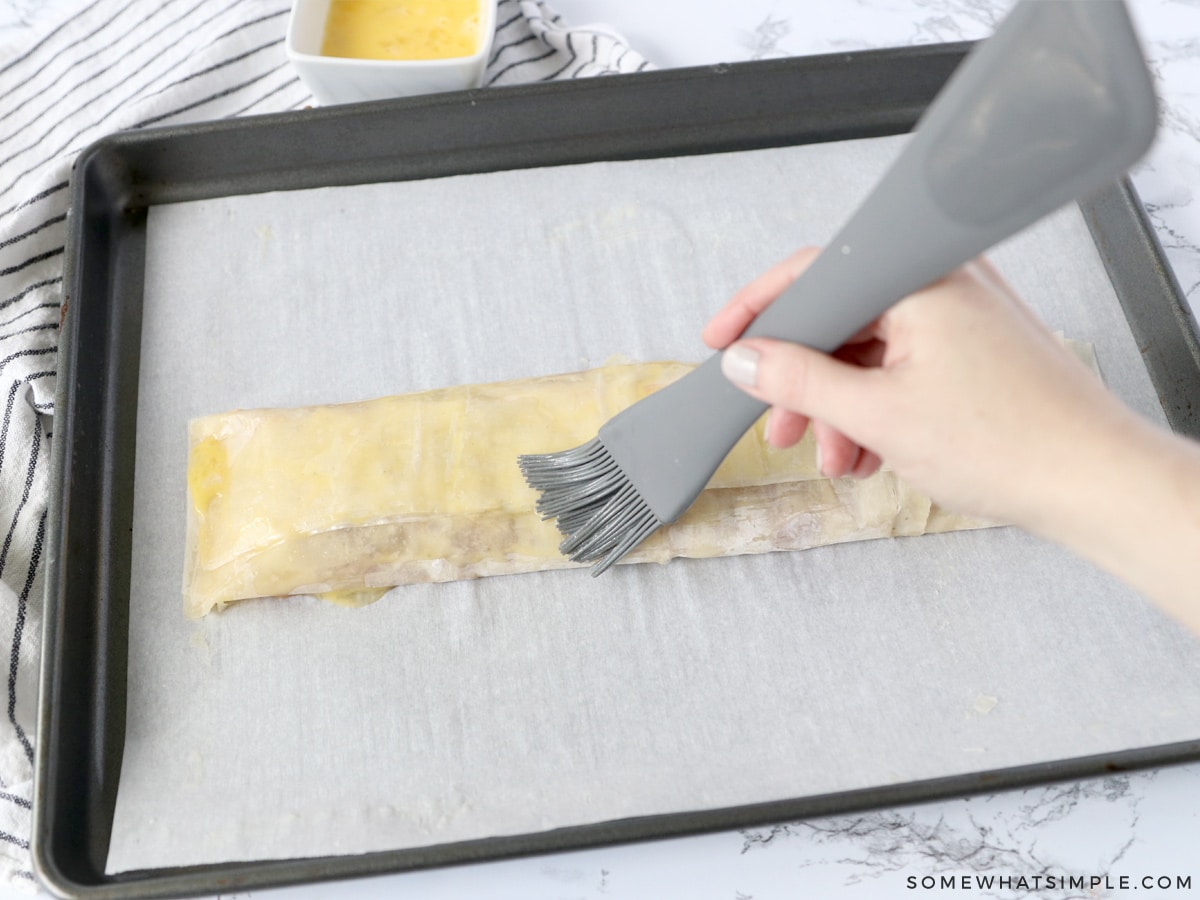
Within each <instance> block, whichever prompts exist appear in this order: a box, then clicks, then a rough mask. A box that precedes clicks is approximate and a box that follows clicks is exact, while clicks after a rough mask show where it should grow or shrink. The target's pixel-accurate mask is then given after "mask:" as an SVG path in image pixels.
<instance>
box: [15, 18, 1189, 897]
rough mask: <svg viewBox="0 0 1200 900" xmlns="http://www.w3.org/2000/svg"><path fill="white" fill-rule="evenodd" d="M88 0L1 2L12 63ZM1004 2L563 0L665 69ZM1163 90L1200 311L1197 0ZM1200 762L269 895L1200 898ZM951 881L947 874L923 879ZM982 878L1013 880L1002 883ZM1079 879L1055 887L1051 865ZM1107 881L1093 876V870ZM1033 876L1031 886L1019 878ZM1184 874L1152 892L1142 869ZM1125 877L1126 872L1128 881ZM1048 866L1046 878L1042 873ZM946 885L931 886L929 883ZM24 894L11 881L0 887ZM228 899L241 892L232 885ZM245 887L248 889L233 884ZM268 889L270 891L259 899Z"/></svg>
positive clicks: (861, 35) (931, 36)
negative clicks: (1050, 884)
mask: <svg viewBox="0 0 1200 900" xmlns="http://www.w3.org/2000/svg"><path fill="white" fill-rule="evenodd" d="M79 2H80V0H49V2H38V0H0V61H3V60H4V59H6V58H8V57H9V56H11V55H12V54H14V53H17V52H20V50H21V48H22V47H24V46H27V45H28V42H29V41H30V40H31V39H32V35H34V34H36V33H37V32H38V31H39V30H41V29H42V28H44V27H45V25H46V23H48V22H51V21H55V20H57V19H58V18H59V17H61V16H62V15H64V14H69V11H70V9H71V8H72V7H73V5H74V4H76V3H79ZM1010 5H1011V4H1010V0H657V2H655V3H647V2H645V0H558V2H557V8H558V9H559V11H560V12H561V13H562V14H563V15H564V17H565V18H566V19H567V20H568V21H570V22H572V23H575V24H583V23H586V22H605V23H607V24H609V25H611V26H613V27H615V28H616V29H618V30H619V31H621V32H623V33H624V34H625V35H626V37H627V38H628V39H629V40H630V42H631V43H632V44H633V45H634V46H635V47H637V48H638V49H639V50H640V51H641V52H642V53H643V54H645V55H646V56H647V57H648V58H649V59H650V60H651V61H652V62H654V63H656V64H657V65H659V66H661V67H669V66H681V65H694V64H703V63H711V62H718V61H737V60H744V59H757V58H764V57H772V56H785V55H800V54H812V53H824V52H830V51H846V50H855V49H865V48H870V47H885V46H897V45H903V44H915V43H931V42H941V41H956V40H963V39H974V38H979V37H983V36H984V35H986V34H987V33H988V32H989V31H990V30H991V28H992V26H993V25H994V24H995V23H996V22H997V21H998V20H999V18H1000V17H1001V16H1002V15H1003V14H1004V12H1005V11H1006V10H1007V9H1008V8H1009V6H1010ZM1130 7H1131V10H1132V12H1133V14H1134V18H1135V20H1136V21H1137V23H1138V25H1139V28H1140V30H1141V33H1142V36H1143V39H1144V43H1145V46H1146V50H1147V54H1148V56H1149V58H1150V60H1151V63H1152V66H1153V69H1154V71H1155V73H1156V75H1157V76H1158V80H1159V87H1160V93H1161V96H1162V99H1163V111H1162V125H1163V127H1162V129H1161V133H1160V137H1159V140H1158V141H1157V143H1156V145H1155V147H1154V149H1153V150H1152V152H1151V154H1150V155H1149V157H1148V158H1147V159H1146V161H1144V162H1143V163H1142V164H1141V165H1140V166H1139V167H1138V169H1137V170H1136V172H1135V175H1134V180H1135V184H1136V185H1137V188H1138V190H1139V192H1140V194H1141V196H1142V199H1143V201H1144V202H1145V204H1146V207H1147V209H1148V211H1149V213H1150V216H1151V219H1152V221H1153V223H1154V226H1155V228H1156V230H1157V233H1158V235H1159V239H1160V241H1161V242H1162V244H1163V246H1164V248H1165V250H1166V253H1167V257H1168V260H1169V262H1170V264H1171V267H1172V269H1173V270H1174V272H1175V274H1176V276H1177V278H1178V280H1179V282H1180V285H1181V287H1182V288H1183V291H1184V293H1185V295H1186V296H1187V297H1188V299H1189V301H1190V303H1191V305H1192V307H1193V309H1197V308H1198V307H1200V202H1193V201H1194V199H1195V194H1196V191H1197V189H1198V188H1197V186H1198V185H1200V0H1130ZM1197 846H1200V764H1193V765H1187V766H1175V767H1170V768H1165V769H1161V770H1155V771H1146V772H1139V773H1133V774H1128V775H1117V776H1113V777H1109V778H1104V779H1099V780H1090V781H1082V782H1073V783H1067V784H1060V785H1054V786H1050V787H1038V788H1030V789H1027V790H1020V791H1008V792H1004V793H999V794H992V795H979V796H974V797H968V798H964V799H959V800H953V801H947V802H940V803H931V804H925V805H921V806H915V807H906V808H901V809H890V810H883V811H876V812H870V813H865V814H861V815H851V816H838V817H834V818H828V819H821V820H812V821H808V822H797V823H791V824H787V825H780V826H775V827H767V828H760V829H751V830H745V831H735V832H727V833H719V834H712V835H705V836H700V837H694V838H686V839H679V840H673V841H664V842H654V843H646V844H637V845H628V846H620V847H612V848H602V849H596V850H590V851H583V852H576V853H567V854H557V855H551V856H541V857H533V858H528V859H518V860H510V861H505V862H499V863H488V864H481V865H476V866H471V867H461V868H454V869H446V870H438V871H429V872H420V873H413V874H408V875H399V876H389V877H384V878H377V879H369V880H363V881H356V882H350V883H335V884H328V885H314V886H308V887H301V888H294V889H285V890H282V891H278V892H271V893H270V894H269V896H272V897H279V898H297V900H300V898H318V897H322V898H323V897H343V896H344V897H352V898H353V897H358V898H363V900H373V898H382V897H393V896H400V895H403V896H412V897H423V898H430V900H437V898H450V897H456V898H457V897H475V898H481V900H482V898H487V900H506V898H514V900H515V898H522V900H552V898H554V900H558V898H596V900H599V898H620V900H635V898H637V900H641V898H659V897H672V896H679V897H690V898H698V900H708V898H712V900H772V898H785V897H787V898H791V897H797V896H808V895H813V896H829V895H840V894H842V893H847V894H851V895H853V896H859V897H868V898H874V897H912V896H931V895H942V894H946V895H951V894H957V895H959V896H963V895H965V896H979V897H1035V896H1036V897H1047V898H1067V897H1124V896H1131V897H1132V896H1140V895H1144V894H1147V893H1149V894H1150V895H1151V896H1159V895H1161V896H1167V897H1183V896H1191V895H1193V894H1198V895H1200V862H1198V861H1197V855H1196V847H1197ZM943 876H954V877H955V878H956V879H957V880H956V881H955V882H954V884H953V887H947V886H942V885H939V886H937V887H934V888H933V889H931V890H926V889H924V888H923V880H924V879H930V878H932V879H935V880H936V879H941V878H942V877H943ZM976 876H983V877H987V876H993V877H995V878H996V879H1000V878H1004V877H1007V878H1008V879H1011V881H1010V882H1009V883H1007V884H1004V883H1000V882H996V883H993V884H992V885H991V886H988V885H987V884H985V883H981V882H979V881H976V880H974V879H975V878H976ZM1050 876H1053V877H1055V878H1061V877H1062V876H1076V877H1080V878H1082V879H1084V880H1083V882H1082V883H1081V884H1079V885H1078V886H1072V887H1067V888H1065V889H1064V888H1059V887H1054V888H1047V879H1048V877H1050ZM1104 876H1107V881H1102V882H1093V881H1091V880H1090V879H1091V878H1093V877H1098V878H1099V877H1104ZM1022 877H1023V878H1024V879H1025V881H1024V882H1019V881H1017V879H1020V878H1022ZM1160 877H1163V878H1169V879H1176V878H1180V877H1182V878H1190V889H1183V888H1180V887H1179V886H1178V885H1177V884H1176V885H1172V886H1169V887H1156V886H1155V885H1154V884H1153V883H1151V884H1148V885H1147V884H1143V879H1144V878H1151V879H1158V878H1160ZM1122 878H1124V879H1126V880H1127V881H1126V884H1124V885H1122V882H1121V879H1122ZM1038 879H1040V880H1038ZM935 883H936V882H935ZM9 896H13V897H16V896H24V897H28V896H29V894H28V892H27V891H24V890H21V889H20V888H0V898H6V897H9ZM225 896H232V895H225ZM237 896H241V897H245V896H248V895H245V894H242V895H237ZM256 896H268V895H267V894H258V895H256Z"/></svg>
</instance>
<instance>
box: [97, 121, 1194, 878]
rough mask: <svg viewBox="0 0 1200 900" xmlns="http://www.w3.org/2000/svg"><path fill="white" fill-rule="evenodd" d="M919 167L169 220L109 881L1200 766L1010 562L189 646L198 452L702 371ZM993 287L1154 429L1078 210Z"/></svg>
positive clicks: (471, 190) (253, 628)
mask: <svg viewBox="0 0 1200 900" xmlns="http://www.w3.org/2000/svg"><path fill="white" fill-rule="evenodd" d="M901 140H903V138H889V139H878V140H871V141H861V142H845V143H837V144H827V145H815V146H808V147H799V148H786V149H778V150H767V151H757V152H747V153H737V154H728V155H719V156H702V157H687V158H680V159H661V160H650V161H636V162H620V163H602V164H593V165H583V166H570V167H562V168H550V169H540V170H531V171H517V172H506V173H495V174H487V175H478V176H464V177H455V178H446V179H438V180H430V181H424V182H414V183H402V184H383V185H370V186H364V187H354V188H333V189H323V190H312V191H303V192H295V193H277V194H266V195H257V196H244V197H233V198H227V199H218V200H211V201H203V202H195V203H185V204H179V205H170V206H161V207H156V208H154V209H152V210H151V213H150V219H149V226H148V235H149V237H148V246H147V263H146V290H145V319H144V325H143V344H142V359H141V371H140V395H139V402H138V446H137V470H136V497H135V526H134V536H133V537H134V551H133V573H134V574H133V584H132V596H131V628H130V652H129V694H128V728H127V741H126V747H125V758H124V766H123V769H122V775H121V785H120V792H119V797H118V804H117V814H116V820H115V823H114V830H113V841H112V849H111V853H110V857H109V869H110V871H122V870H127V869H133V868H141V867H158V866H166V865H176V864H190V863H203V862H214V861H220V860H234V859H255V858H278V857H297V856H307V855H324V854H331V853H338V854H342V853H358V852H363V851H369V850H377V849H391V848H401V847H412V846H420V845H428V844H435V843H442V842H446V841H455V840H461V839H466V838H472V837H478V836H490V835H498V834H511V833H519V832H529V831H538V830H541V829H548V828H554V827H557V826H563V825H572V824H579V823H585V822H595V821H602V820H608V819H616V818H622V817H626V816H637V815H645V814H652V813H664V812H676V811H686V810H694V809H701V808H712V807H723V806H730V805H738V804H745V803H754V802H758V801H764V800H775V799H781V798H789V797H799V796H806V795H810V794H824V793H828V792H832V791H841V790H849V789H855V788H864V787H869V786H873V785H885V784H893V783H898V782H907V781H911V780H915V779H925V778H932V777H936V776H941V775H951V774H958V773H968V772H973V771H979V770H984V769H993V768H998V767H1003V766H1012V765H1020V764H1024V763H1033V762H1038V761H1045V760H1053V759H1060V758H1065V757H1074V756H1080V755H1086V754H1093V753H1103V752H1108V751H1116V750H1122V749H1126V748H1130V747H1139V746H1149V745H1153V744H1157V743H1162V742H1169V741H1175V740H1181V739H1190V738H1195V737H1196V736H1197V735H1198V734H1200V642H1197V641H1196V640H1195V639H1194V638H1192V637H1191V636H1189V635H1187V634H1185V633H1184V632H1183V631H1182V629H1180V628H1178V627H1177V626H1175V625H1174V624H1173V623H1171V622H1169V621H1168V620H1166V619H1165V618H1164V617H1162V616H1161V615H1160V614H1158V613H1157V612H1156V611H1154V610H1153V609H1152V608H1150V607H1149V606H1148V604H1146V603H1145V602H1143V601H1141V600H1139V599H1138V598H1137V597H1136V596H1134V595H1133V594H1132V593H1131V592H1130V591H1129V590H1127V589H1125V588H1124V587H1122V586H1121V585H1119V584H1117V583H1115V582H1114V581H1113V580H1112V579H1110V578H1108V577H1106V576H1104V575H1102V574H1100V573H1098V572H1097V571H1095V570H1094V569H1092V568H1091V567H1089V566H1088V565H1087V564H1085V563H1083V562H1080V561H1079V560H1076V559H1074V558H1072V557H1071V556H1070V555H1069V554H1067V553H1065V552H1063V551H1060V550H1058V549H1056V548H1054V547H1051V546H1048V545H1046V544H1043V543H1040V542H1038V541H1036V540H1034V539H1032V538H1030V537H1028V536H1026V535H1024V534H1022V533H1020V532H1018V531H1016V530H1014V529H1010V528H1004V529H990V530H987V531H982V532H969V533H961V534H949V535H937V536H927V537H921V538H907V539H895V540H885V541H872V542H865V543H860V544H850V545H841V546H835V547H828V548H822V549H819V550H812V551H807V552H803V553H791V554H771V555H768V556H760V557H742V558H737V559H717V560H704V561H677V562H674V563H672V564H670V565H669V566H665V567H660V566H625V567H619V568H618V569H617V570H615V571H613V572H610V573H609V574H607V575H606V576H604V577H603V578H601V579H596V580H593V579H591V578H588V577H587V576H586V575H583V574H582V573H580V572H576V571H560V572H553V573H545V574H541V575H521V576H510V577H500V578H488V579H483V580H480V581H476V582H469V583H457V584H447V585H432V586H412V587H405V588H401V589H398V590H396V591H393V592H392V593H391V594H390V595H389V596H387V597H385V598H384V599H383V600H382V601H380V602H379V603H377V604H375V605H373V606H370V607H367V608H364V609H359V610H349V609H340V608H335V607H330V606H326V605H322V604H319V603H317V602H316V601H312V600H309V599H297V600H288V601H278V600H267V601H251V602H248V603H244V604H239V605H238V606H236V607H233V608H231V609H230V610H228V611H226V612H225V613H222V614H219V615H215V616H210V617H208V618H207V619H205V620H203V621H200V622H198V623H197V622H188V621H185V620H184V618H183V615H182V612H181V607H180V596H179V593H180V579H181V571H182V559H183V545H184V540H183V535H184V520H185V516H184V502H185V483H184V481H185V479H184V473H185V464H186V458H185V453H186V438H187V429H186V423H187V421H188V419H189V418H191V417H193V416H197V415H202V414H206V413H211V412H216V411H221V410H226V409H230V408H234V407H255V406H278V405H302V404H314V403H331V402H338V401H344V400H357V399H363V398H367V397H373V396H380V395H384V394H390V393H399V392H406V391H415V390H421V389H424V388H433V387H439V386H443V385H449V384H459V383H465V382H480V381H493V380H501V379H508V378H517V377H524V376H532V375H539V374H545V373H549V372H556V371H570V370H576V369H581V368H586V367H589V366H593V365H598V364H600V363H603V362H604V361H605V360H606V359H608V358H609V357H611V356H613V355H614V354H621V355H624V356H628V357H632V358H635V359H647V360H650V359H671V358H675V359H684V360H700V359H702V358H703V357H704V355H705V350H704V348H703V347H702V345H701V343H700V340H699V337H698V335H699V331H700V327H701V325H702V324H703V323H704V321H705V320H706V319H707V317H708V316H709V314H710V313H711V312H712V311H713V310H715V309H716V308H717V307H718V306H719V305H720V304H721V303H723V302H724V300H725V299H726V298H727V296H728V295H729V294H730V292H732V291H733V290H734V289H735V288H736V287H738V286H739V285H740V284H742V283H743V282H744V281H746V280H748V279H749V278H750V277H752V276H753V275H755V274H757V273H758V272H759V271H761V270H762V269H764V268H765V267H767V266H768V265H769V264H771V263H772V262H774V261H776V260H777V259H779V258H781V257H782V256H784V255H786V254H787V253H789V252H790V251H791V250H793V249H795V248H796V247H799V246H802V245H804V244H809V243H817V244H819V243H822V242H824V241H826V240H828V239H829V238H830V237H831V236H832V234H833V232H834V231H835V230H836V228H837V226H838V225H839V224H840V223H841V222H842V221H843V220H844V219H845V217H846V216H847V214H848V213H849V211H850V210H851V209H852V207H853V206H854V205H855V204H856V203H857V201H858V199H859V198H860V197H861V196H862V195H863V194H865V193H866V191H867V190H868V189H869V187H870V186H871V184H873V182H874V180H875V179H876V178H877V177H878V175H879V174H880V173H881V172H882V170H883V168H884V166H885V165H886V163H887V161H888V160H889V159H890V158H891V157H892V155H893V154H894V153H895V152H896V150H897V148H898V146H899V141H901ZM993 258H994V259H995V260H996V262H997V263H998V265H999V266H1000V268H1001V269H1002V271H1003V272H1004V273H1005V274H1006V275H1007V276H1008V277H1009V278H1010V280H1011V281H1012V282H1014V283H1015V285H1016V286H1017V287H1018V288H1019V289H1020V290H1021V291H1022V292H1023V293H1024V294H1025V295H1026V296H1027V298H1028V299H1029V300H1030V302H1031V303H1032V304H1033V305H1034V306H1035V307H1036V308H1037V309H1038V310H1039V311H1040V312H1041V313H1042V315H1043V316H1044V317H1045V318H1046V320H1047V322H1048V324H1049V325H1050V326H1051V327H1052V328H1054V329H1055V330H1058V331H1061V332H1062V333H1064V334H1066V335H1067V336H1069V337H1073V338H1077V339H1080V340H1084V341H1089V342H1092V343H1093V344H1095V346H1096V351H1097V355H1098V357H1099V361H1100V367H1101V369H1102V371H1103V373H1104V377H1105V380H1106V381H1107V382H1108V383H1109V384H1110V385H1111V386H1112V387H1113V388H1114V389H1115V390H1116V391H1117V392H1118V393H1119V394H1121V396H1123V397H1124V398H1125V399H1126V400H1127V401H1129V402H1130V403H1131V404H1133V405H1134V406H1135V407H1136V408H1138V409H1140V410H1142V411H1144V412H1146V413H1147V414H1149V415H1152V416H1154V417H1155V418H1156V419H1158V420H1160V421H1161V419H1162V416H1161V413H1160V412H1159V411H1158V407H1157V401H1156V400H1155V397H1154V392H1153V389H1152V387H1151V385H1150V383H1149V379H1148V377H1147V376H1146V373H1145V371H1144V368H1143V366H1142V364H1141V362H1140V358H1139V354H1138V350H1137V348H1136V346H1135V344H1134V341H1133V339H1132V338H1131V336H1130V333H1129V329H1128V327H1127V326H1126V324H1125V320H1124V317H1123V315H1122V314H1121V311H1120V309H1119V307H1118V305H1117V302H1116V299H1115V297H1114V295H1113V292H1112V289H1111V287H1110V285H1109V283H1108V280H1107V277H1106V275H1105V274H1104V271H1103V267H1102V265H1101V262H1100V259H1099V257H1098V255H1097V252H1096V249H1095V246H1094V245H1093V243H1092V241H1091V239H1090V237H1089V235H1088V233H1087V229H1086V227H1085V225H1084V223H1083V221H1082V219H1081V217H1080V216H1079V214H1078V211H1077V210H1075V209H1074V208H1072V209H1071V210H1068V211H1066V212H1064V213H1062V214H1059V215H1056V216H1055V217H1053V218H1052V219H1050V220H1048V221H1046V222H1044V223H1042V224H1041V225H1039V226H1038V227H1036V228H1035V229H1033V230H1031V231H1030V232H1027V233H1026V234H1024V235H1022V236H1019V237H1018V238H1017V239H1015V240H1013V241H1011V242H1009V243H1008V244H1007V245H1005V246H1004V247H1002V248H1001V249H1000V250H998V251H997V252H996V253H995V254H994V255H993ZM864 264H868V261H865V260H864ZM831 300H832V301H833V302H836V298H831ZM529 449H530V451H533V452H537V451H541V450H546V449H553V448H541V447H530V448H529ZM514 464H515V463H514ZM1103 489H1104V486H1103V485H1102V484H1101V485H1096V490H1103Z"/></svg>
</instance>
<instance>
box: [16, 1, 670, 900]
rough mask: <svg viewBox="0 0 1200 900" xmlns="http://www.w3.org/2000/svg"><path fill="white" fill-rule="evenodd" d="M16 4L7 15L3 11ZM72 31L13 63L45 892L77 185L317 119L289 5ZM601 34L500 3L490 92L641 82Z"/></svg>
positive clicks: (32, 692)
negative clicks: (109, 148)
mask: <svg viewBox="0 0 1200 900" xmlns="http://www.w3.org/2000/svg"><path fill="white" fill-rule="evenodd" d="M0 2H2V0H0ZM61 5H62V6H63V14H64V16H66V15H69V18H65V19H63V20H62V21H61V24H58V25H57V26H56V27H55V26H47V27H45V28H42V29H40V33H41V36H40V37H39V38H38V39H37V40H36V41H35V42H34V43H33V44H32V46H27V47H23V48H14V47H11V46H10V47H9V48H8V49H7V51H5V52H2V53H0V388H2V390H0V400H2V402H3V405H4V409H3V418H2V420H0V533H2V537H0V636H2V637H0V641H7V642H8V649H9V665H8V678H7V683H6V698H7V704H6V710H7V712H6V714H5V716H4V717H3V720H0V878H2V879H3V880H4V881H17V882H23V883H26V884H32V882H33V876H32V873H31V871H30V860H29V852H28V851H29V833H30V809H31V802H30V801H31V790H32V777H33V776H32V765H33V752H34V750H33V748H34V745H35V743H36V739H37V738H36V735H35V733H34V727H35V711H36V705H37V684H38V666H39V655H40V654H39V647H40V644H41V619H42V615H41V610H42V596H41V591H42V566H43V562H44V548H45V537H46V527H47V522H46V510H47V490H48V467H49V460H50V454H51V452H52V447H53V429H54V382H55V353H56V350H57V339H58V327H59V316H60V311H61V310H62V308H63V307H62V304H63V296H62V292H63V253H64V242H65V239H66V217H67V203H68V196H69V192H68V179H69V176H70V172H71V164H72V160H73V159H74V157H75V155H76V154H77V153H78V152H79V151H80V150H81V149H83V148H84V147H86V146H87V145H88V144H89V143H91V142H92V141H94V140H96V139H97V138H100V137H103V136H104V135H106V134H109V133H112V132H114V131H118V130H122V129H129V128H145V127H150V126H156V125H178V124H181V123H184V122H190V121H201V120H207V119H216V118H224V117H227V116H240V115H253V114H256V113H270V112H279V111H283V110H294V109H300V108H302V107H305V106H308V105H312V104H313V101H312V98H311V97H310V96H309V94H308V92H307V90H306V89H305V88H304V86H303V85H302V84H301V83H300V82H299V81H298V80H297V78H296V76H295V74H294V72H293V71H292V69H291V67H290V66H289V64H288V63H287V61H286V59H285V57H284V49H283V43H284V34H285V29H286V26H287V18H288V11H289V3H288V0H68V2H66V3H63V4H61ZM647 66H648V64H647V62H646V60H644V59H643V58H642V57H641V56H640V55H639V54H638V53H637V52H635V51H634V50H632V49H630V48H629V47H628V46H627V45H626V44H625V43H624V41H623V40H622V39H621V38H620V36H619V35H616V34H614V33H613V32H611V31H609V30H608V29H606V28H603V27H600V26H590V27H586V28H572V27H570V26H568V25H567V24H566V23H564V22H563V20H562V19H561V17H560V16H558V15H557V14H556V13H555V12H554V11H553V10H552V9H550V7H548V6H547V5H546V4H545V3H542V2H540V0H500V4H499V15H498V17H497V28H496V37H495V42H494V44H493V49H492V56H491V59H490V60H489V64H488V68H487V73H486V75H485V83H486V84H488V85H496V86H502V85H507V84H515V83H521V82H529V81H539V80H549V79H554V78H575V77H580V76H589V75H608V74H614V73H626V72H636V71H640V70H642V69H644V68H647Z"/></svg>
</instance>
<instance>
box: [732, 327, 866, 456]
mask: <svg viewBox="0 0 1200 900" xmlns="http://www.w3.org/2000/svg"><path fill="white" fill-rule="evenodd" d="M721 371H722V372H723V373H724V375H725V377H726V378H728V379H729V380H730V381H732V382H733V383H734V384H736V385H737V386H738V387H740V388H741V389H742V390H744V391H745V392H746V393H748V394H750V395H751V396H753V397H757V398H758V399H759V400H762V401H763V402H764V403H769V404H770V405H771V406H776V407H782V408H783V409H787V410H791V411H792V412H795V413H799V414H801V415H803V416H807V417H809V418H811V419H817V420H820V421H822V422H825V423H827V424H829V425H832V426H833V427H834V428H836V429H838V430H839V431H841V432H843V433H844V434H846V435H847V436H848V437H850V438H852V439H854V440H859V436H858V435H859V434H860V432H861V430H862V429H861V424H862V421H863V417H864V415H865V414H866V408H867V406H868V403H867V400H868V399H869V398H868V396H867V391H868V386H869V383H871V382H872V381H874V379H873V377H872V375H873V372H874V371H877V370H871V369H864V368H862V367H861V366H856V365H853V364H851V363H846V362H842V361H841V360H839V359H835V358H833V357H832V356H829V355H828V354H825V353H822V352H821V351H819V350H813V349H812V348H811V347H805V346H803V345H801V344H793V343H790V342H788V341H777V340H772V339H769V338H749V339H747V340H742V341H737V342H736V343H733V344H731V345H730V346H729V347H728V348H727V349H726V350H725V352H724V353H723V354H722V356H721Z"/></svg>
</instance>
